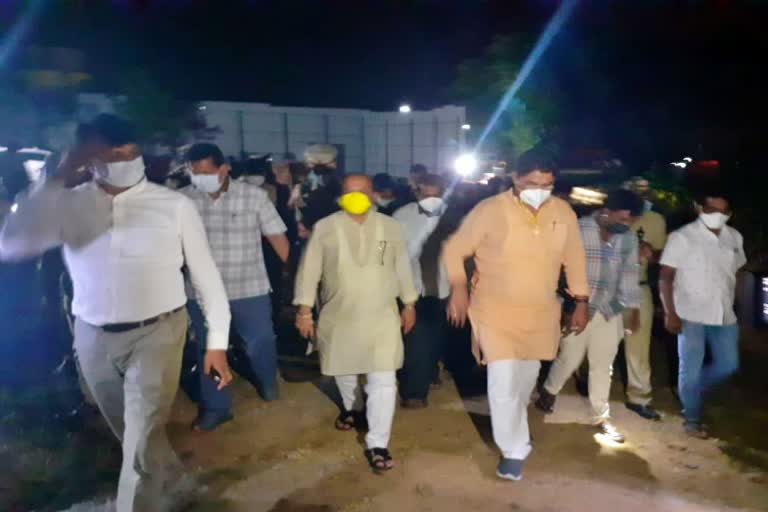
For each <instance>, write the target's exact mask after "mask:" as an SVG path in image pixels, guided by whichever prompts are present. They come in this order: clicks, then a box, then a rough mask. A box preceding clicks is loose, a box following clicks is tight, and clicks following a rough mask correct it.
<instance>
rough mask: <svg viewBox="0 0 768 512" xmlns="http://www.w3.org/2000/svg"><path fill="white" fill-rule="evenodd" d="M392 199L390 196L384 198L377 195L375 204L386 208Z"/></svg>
mask: <svg viewBox="0 0 768 512" xmlns="http://www.w3.org/2000/svg"><path fill="white" fill-rule="evenodd" d="M394 200H395V199H394V198H392V199H384V198H381V197H377V198H376V204H377V205H379V206H380V207H381V208H386V207H387V206H389V205H390V204H392V202H393V201H394Z"/></svg>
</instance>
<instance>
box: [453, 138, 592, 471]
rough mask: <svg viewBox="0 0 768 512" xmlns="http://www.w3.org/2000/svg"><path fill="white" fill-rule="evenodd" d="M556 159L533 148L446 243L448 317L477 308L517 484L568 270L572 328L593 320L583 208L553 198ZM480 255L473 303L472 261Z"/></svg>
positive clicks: (493, 402) (493, 398)
mask: <svg viewBox="0 0 768 512" xmlns="http://www.w3.org/2000/svg"><path fill="white" fill-rule="evenodd" d="M554 175H555V172H554V164H553V163H552V162H550V161H548V159H546V158H545V157H541V156H539V155H537V154H536V153H533V152H529V153H527V154H524V155H523V156H521V158H520V159H519V161H518V168H517V175H516V177H515V178H514V182H515V191H514V192H506V193H503V194H499V195H497V196H494V197H492V198H491V199H488V200H486V201H484V202H482V203H480V204H479V205H478V206H477V207H476V208H475V209H474V210H472V212H470V214H469V216H468V217H467V218H466V219H465V220H464V223H463V224H462V225H461V227H460V228H459V230H458V231H457V232H456V234H455V235H454V236H453V237H452V238H451V239H449V240H448V242H446V244H445V246H444V248H443V260H444V262H445V266H446V270H447V272H448V279H449V281H450V283H451V299H450V301H449V304H448V314H449V317H450V319H451V322H452V323H453V324H454V325H462V324H463V323H464V322H465V320H466V317H467V314H469V318H470V320H471V322H472V331H473V334H474V340H475V342H476V346H475V347H473V348H474V349H475V354H476V356H477V357H478V359H479V360H480V361H481V362H483V363H487V364H488V401H489V404H490V409H491V424H492V427H493V436H494V440H495V441H496V444H497V445H498V446H499V448H500V450H501V452H502V460H501V462H500V463H499V467H498V470H497V474H498V476H499V477H500V478H505V479H509V480H519V479H520V478H521V475H522V463H523V461H524V460H525V458H526V457H527V456H528V454H529V452H530V451H531V443H530V434H529V431H528V416H527V407H528V402H529V400H530V396H531V392H532V391H533V387H534V385H535V384H536V378H537V377H538V373H539V367H540V360H541V359H547V360H551V359H553V358H554V357H555V355H556V354H557V347H558V341H559V338H560V304H559V302H558V300H557V296H556V290H557V284H558V278H559V275H560V270H561V268H563V267H564V268H565V273H566V276H567V278H568V286H569V289H570V292H571V294H572V295H573V296H574V297H575V300H576V303H577V304H576V311H575V312H574V314H573V318H572V321H571V326H570V327H571V329H572V330H573V331H574V332H581V331H582V330H583V329H584V327H585V326H586V323H587V302H588V294H589V287H588V284H587V276H586V269H585V262H584V248H583V245H582V241H581V235H580V233H579V228H578V224H577V221H576V214H575V213H574V212H573V210H572V209H571V207H570V206H569V205H568V204H567V203H566V202H565V201H563V200H561V199H558V198H556V197H550V194H551V191H552V188H553V186H554V177H555V176H554ZM468 257H474V260H475V265H476V272H475V275H474V276H473V280H472V283H473V290H472V298H471V302H470V301H469V298H468V296H467V278H466V275H465V271H464V260H465V258H468Z"/></svg>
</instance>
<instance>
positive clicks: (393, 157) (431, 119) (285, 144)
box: [80, 94, 466, 176]
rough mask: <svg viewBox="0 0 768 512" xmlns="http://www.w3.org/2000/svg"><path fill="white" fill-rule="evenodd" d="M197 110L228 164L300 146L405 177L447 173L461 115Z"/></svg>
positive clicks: (451, 111)
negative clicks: (415, 169)
mask: <svg viewBox="0 0 768 512" xmlns="http://www.w3.org/2000/svg"><path fill="white" fill-rule="evenodd" d="M80 105H81V108H80V113H81V117H82V118H89V117H93V116H95V115H97V114H98V113H100V112H110V111H111V110H112V104H111V101H110V100H109V98H108V97H107V96H104V95H98V94H82V95H80ZM199 105H200V113H201V114H202V115H203V116H204V117H205V119H206V123H207V125H208V127H216V128H218V133H217V134H216V135H215V137H214V139H213V141H212V142H215V143H216V144H218V145H219V146H220V147H221V149H222V151H223V152H224V153H225V154H226V155H231V156H236V157H239V156H240V155H241V154H263V153H275V154H282V153H286V152H290V153H293V154H295V155H296V156H297V157H298V158H301V156H302V155H303V153H304V149H305V148H306V147H307V145H309V144H313V143H328V144H335V145H339V146H341V147H343V158H344V168H345V169H346V170H347V171H363V172H367V173H369V174H375V173H377V172H389V173H390V174H392V175H394V176H406V175H407V174H408V169H409V168H410V166H411V165H412V164H414V163H421V164H424V165H426V166H427V167H428V168H430V169H436V170H442V169H445V168H448V167H450V166H451V164H452V162H453V160H454V159H455V158H456V156H457V155H458V154H459V153H460V152H461V149H462V147H463V145H464V135H465V132H464V131H463V130H462V129H461V126H462V125H463V124H464V122H465V118H466V109H465V108H464V107H458V106H445V107H441V108H437V109H434V110H430V111H413V112H411V113H410V114H401V113H399V112H372V111H368V110H353V109H316V108H303V107H279V106H272V105H269V104H266V103H239V102H223V101H204V102H201V103H200V104H199Z"/></svg>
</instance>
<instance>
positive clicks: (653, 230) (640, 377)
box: [624, 211, 667, 405]
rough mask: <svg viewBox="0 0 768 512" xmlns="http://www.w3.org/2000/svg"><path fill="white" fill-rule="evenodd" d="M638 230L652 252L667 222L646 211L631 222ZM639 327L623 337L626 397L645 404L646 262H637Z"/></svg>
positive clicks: (649, 322) (649, 307)
mask: <svg viewBox="0 0 768 512" xmlns="http://www.w3.org/2000/svg"><path fill="white" fill-rule="evenodd" d="M632 230H633V231H634V232H635V233H638V232H639V231H640V230H642V233H643V241H644V242H647V243H648V244H650V245H651V247H653V248H654V250H656V251H660V250H662V249H664V245H665V244H666V243H667V223H666V221H665V220H664V217H663V216H662V215H661V214H659V213H656V212H653V211H647V212H645V213H643V215H642V216H641V217H640V218H639V219H638V220H637V221H636V222H635V223H634V224H633V225H632ZM640 291H641V293H642V302H641V303H640V328H639V329H638V330H637V332H635V333H633V334H632V335H631V336H627V338H626V339H625V340H624V344H625V351H626V358H627V400H628V401H629V402H632V403H635V404H639V405H648V404H649V403H650V402H651V354H650V349H651V330H652V328H653V310H654V307H653V294H652V293H651V287H650V286H649V283H648V264H647V263H642V262H641V264H640Z"/></svg>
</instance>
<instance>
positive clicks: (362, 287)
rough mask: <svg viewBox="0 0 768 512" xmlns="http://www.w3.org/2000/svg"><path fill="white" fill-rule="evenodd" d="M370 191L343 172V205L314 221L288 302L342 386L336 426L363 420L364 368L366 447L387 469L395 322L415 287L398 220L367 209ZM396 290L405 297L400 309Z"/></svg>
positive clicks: (406, 326)
mask: <svg viewBox="0 0 768 512" xmlns="http://www.w3.org/2000/svg"><path fill="white" fill-rule="evenodd" d="M372 194H373V190H372V187H371V182H370V179H369V178H368V177H367V176H364V175H350V176H347V177H346V179H345V180H344V185H343V195H342V198H341V200H340V204H341V205H342V209H343V211H341V212H338V213H335V214H333V215H330V216H329V217H326V218H325V219H322V220H321V221H319V222H317V224H315V228H314V230H313V233H312V236H311V238H310V239H309V243H308V244H307V247H306V248H305V251H304V255H303V258H302V262H301V265H300V267H299V271H298V275H297V278H296V293H295V298H294V304H295V305H297V306H299V311H298V313H297V320H296V323H297V327H298V328H299V331H300V332H302V334H304V335H309V336H311V335H312V334H316V340H317V346H318V350H319V351H320V368H321V371H322V373H323V374H324V375H329V376H333V377H334V378H335V380H336V383H337V385H338V387H339V391H340V392H341V396H342V399H343V402H344V411H342V413H341V415H340V416H339V419H338V420H337V423H336V427H337V428H338V429H339V430H349V429H350V428H349V427H351V426H354V423H355V422H362V415H361V414H359V412H360V411H362V409H363V402H362V389H361V388H360V386H359V383H358V377H359V376H360V375H363V374H364V375H366V377H367V386H366V389H365V390H366V392H367V394H368V403H367V409H368V410H367V420H368V424H369V432H368V435H367V436H366V445H367V448H368V452H367V454H368V453H370V455H369V459H370V458H371V457H373V456H374V455H380V460H379V461H378V462H379V464H377V465H375V466H374V464H373V463H372V466H374V469H390V468H391V462H390V461H389V455H388V453H386V449H387V446H388V443H389V437H390V431H391V426H392V419H393V417H394V411H395V402H396V394H397V386H396V380H395V372H396V370H398V369H399V368H400V367H401V366H402V364H403V339H402V332H401V329H403V330H405V331H406V332H407V331H408V330H410V329H411V328H412V327H413V323H414V321H415V312H414V309H413V304H414V302H416V299H417V298H418V293H417V292H416V290H415V287H414V284H413V278H412V276H411V267H410V263H409V260H408V253H407V249H406V242H405V240H404V238H403V234H402V228H401V227H400V225H399V224H398V223H397V222H396V221H394V220H392V219H390V218H389V217H386V216H384V215H381V214H379V213H376V212H374V211H372V210H370V197H371V196H372ZM348 200H349V201H348ZM356 201H362V202H363V203H364V204H362V205H359V204H357V203H356ZM347 202H350V203H351V206H349V207H347ZM318 285H320V298H319V301H318V302H319V306H320V317H319V320H318V325H317V330H316V331H315V329H314V324H313V321H312V315H311V308H312V306H313V305H314V304H315V301H316V293H317V289H318ZM398 297H399V298H400V300H401V301H402V303H403V304H404V305H405V306H404V309H403V312H402V314H401V313H399V312H398V304H397V299H398ZM355 411H357V412H358V414H353V413H354V412H355ZM373 452H377V453H373ZM383 459H386V460H383ZM385 466H386V467H385Z"/></svg>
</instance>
